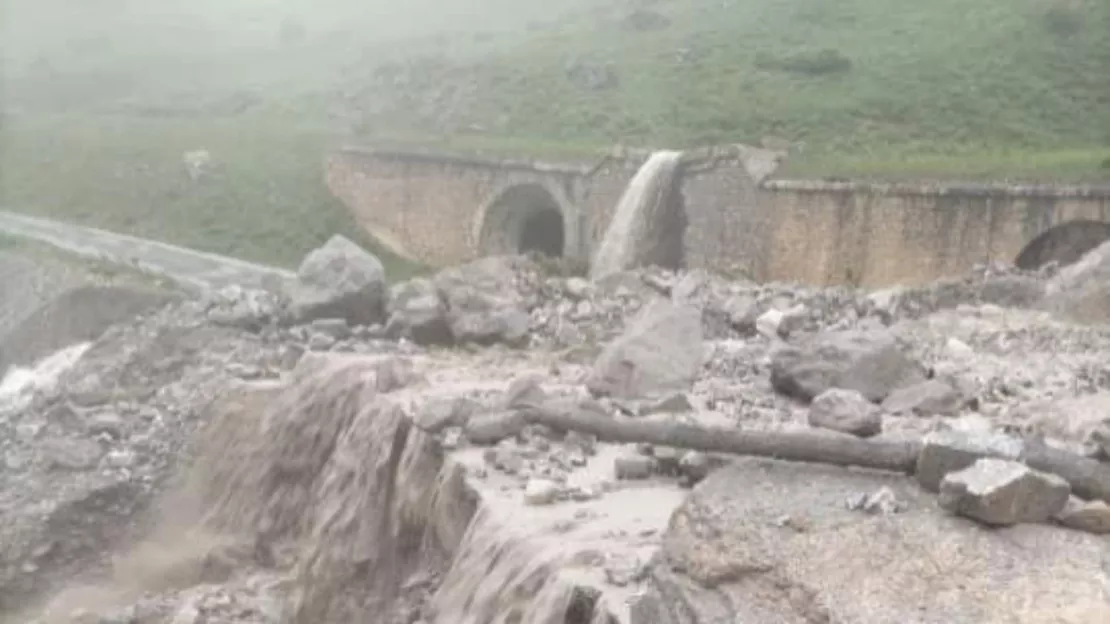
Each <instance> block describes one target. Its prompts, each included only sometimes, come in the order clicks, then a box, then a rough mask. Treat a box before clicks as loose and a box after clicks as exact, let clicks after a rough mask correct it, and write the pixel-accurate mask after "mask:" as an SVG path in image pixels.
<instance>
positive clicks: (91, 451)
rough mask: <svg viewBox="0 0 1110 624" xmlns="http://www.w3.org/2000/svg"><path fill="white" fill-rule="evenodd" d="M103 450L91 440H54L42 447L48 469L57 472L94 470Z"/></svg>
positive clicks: (48, 441)
mask: <svg viewBox="0 0 1110 624" xmlns="http://www.w3.org/2000/svg"><path fill="white" fill-rule="evenodd" d="M103 455H104V450H103V449H102V448H101V447H100V444H98V443H96V442H94V441H92V440H67V439H64V438H56V439H51V440H47V441H46V442H45V443H44V445H43V456H44V459H45V460H46V463H47V465H48V466H49V467H51V468H54V469H58V470H74V471H82V470H91V469H93V468H96V465H97V464H98V463H99V462H100V458H101V457H102V456H103Z"/></svg>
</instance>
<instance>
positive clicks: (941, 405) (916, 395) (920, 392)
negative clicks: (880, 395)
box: [883, 379, 967, 416]
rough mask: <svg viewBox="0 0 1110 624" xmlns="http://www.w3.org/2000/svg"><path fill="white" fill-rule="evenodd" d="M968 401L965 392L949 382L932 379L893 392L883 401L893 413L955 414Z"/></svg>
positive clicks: (922, 414)
mask: <svg viewBox="0 0 1110 624" xmlns="http://www.w3.org/2000/svg"><path fill="white" fill-rule="evenodd" d="M966 403H967V400H966V398H965V397H964V395H963V393H961V392H960V391H959V390H957V389H956V388H953V387H952V386H951V385H950V384H949V383H948V382H946V381H943V380H941V379H930V380H928V381H924V382H922V383H919V384H915V385H913V386H909V387H906V388H899V389H897V390H895V391H893V392H891V393H890V396H888V397H887V398H886V399H885V400H884V401H883V409H885V410H886V411H887V412H890V413H891V414H914V415H917V416H954V415H955V414H957V413H959V411H960V410H961V409H963V407H964V405H965V404H966Z"/></svg>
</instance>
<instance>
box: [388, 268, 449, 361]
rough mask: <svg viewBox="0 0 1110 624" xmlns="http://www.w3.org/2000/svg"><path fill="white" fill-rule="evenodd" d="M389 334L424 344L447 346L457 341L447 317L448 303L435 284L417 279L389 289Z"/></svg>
mask: <svg viewBox="0 0 1110 624" xmlns="http://www.w3.org/2000/svg"><path fill="white" fill-rule="evenodd" d="M388 313H389V320H388V321H387V323H386V333H387V335H390V336H393V337H394V338H399V337H402V336H404V337H406V338H409V339H410V340H412V341H413V342H415V343H416V344H421V345H446V344H450V343H451V342H453V341H454V336H453V335H452V334H451V328H450V324H449V323H448V320H447V304H446V302H444V300H443V299H442V298H441V297H440V293H439V291H438V290H437V289H436V287H435V285H434V284H433V283H432V282H431V281H429V280H426V279H422V278H417V279H413V280H409V281H407V282H401V283H399V284H396V285H394V286H393V288H392V289H390V296H389V305H388Z"/></svg>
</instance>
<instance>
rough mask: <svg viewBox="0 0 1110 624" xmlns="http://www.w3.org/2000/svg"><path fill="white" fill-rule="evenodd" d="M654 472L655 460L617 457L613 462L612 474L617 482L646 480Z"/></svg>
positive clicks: (637, 456) (639, 456)
mask: <svg viewBox="0 0 1110 624" xmlns="http://www.w3.org/2000/svg"><path fill="white" fill-rule="evenodd" d="M654 471H655V460H654V459H653V458H651V457H645V456H643V455H630V456H628V457H618V458H617V459H615V460H613V473H614V476H616V478H617V480H619V481H632V480H642V479H647V478H648V477H650V476H651V474H652V473H653V472H654Z"/></svg>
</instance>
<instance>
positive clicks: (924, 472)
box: [915, 431, 1024, 492]
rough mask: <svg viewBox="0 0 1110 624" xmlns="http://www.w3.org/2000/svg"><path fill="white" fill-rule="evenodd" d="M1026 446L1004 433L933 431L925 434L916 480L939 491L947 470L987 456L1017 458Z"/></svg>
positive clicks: (926, 487) (955, 469) (918, 459)
mask: <svg viewBox="0 0 1110 624" xmlns="http://www.w3.org/2000/svg"><path fill="white" fill-rule="evenodd" d="M1023 448H1024V445H1023V444H1022V441H1021V440H1019V439H1017V438H1013V437H1010V436H1007V435H1003V434H996V433H981V434H974V433H966V432H960V431H934V432H933V433H930V434H929V435H927V436H925V440H924V441H923V443H922V446H921V453H920V454H919V455H918V456H917V467H916V470H915V473H916V477H917V482H918V483H919V484H921V487H923V488H925V489H926V490H928V491H930V492H936V491H937V490H938V489H939V488H940V482H941V480H943V479H944V476H945V475H946V474H948V473H950V472H956V471H958V470H963V469H964V468H967V467H968V466H971V465H972V464H974V463H975V462H976V461H977V460H979V459H981V458H984V457H996V458H1000V459H1010V460H1016V459H1018V458H1019V457H1020V456H1021V453H1022V450H1023Z"/></svg>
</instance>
